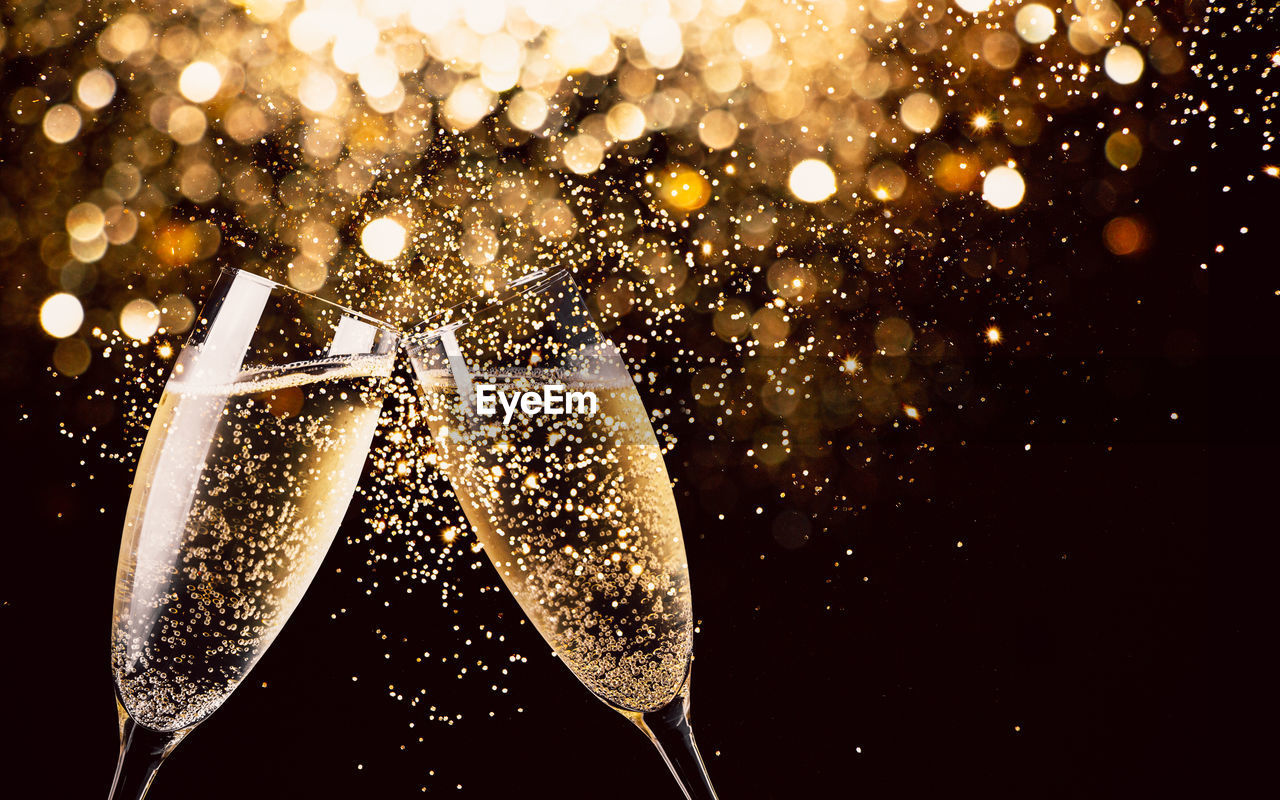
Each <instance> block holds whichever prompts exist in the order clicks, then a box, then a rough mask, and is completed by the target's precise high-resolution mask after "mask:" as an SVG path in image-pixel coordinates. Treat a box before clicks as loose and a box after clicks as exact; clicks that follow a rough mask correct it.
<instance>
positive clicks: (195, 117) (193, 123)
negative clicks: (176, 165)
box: [168, 106, 208, 144]
mask: <svg viewBox="0 0 1280 800" xmlns="http://www.w3.org/2000/svg"><path fill="white" fill-rule="evenodd" d="M207 124H208V122H207V121H206V120H205V116H204V112H203V111H201V110H200V109H198V108H196V107H195V106H178V107H177V108H176V109H174V110H173V113H172V114H170V115H169V124H168V129H169V137H170V138H171V139H173V140H174V141H175V142H177V143H178V144H195V143H196V142H198V141H200V139H201V138H203V137H204V130H205V126H206V125H207Z"/></svg>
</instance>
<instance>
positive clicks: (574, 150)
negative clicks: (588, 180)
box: [563, 133, 604, 175]
mask: <svg viewBox="0 0 1280 800" xmlns="http://www.w3.org/2000/svg"><path fill="white" fill-rule="evenodd" d="M563 158H564V165H565V166H566V167H568V168H569V169H571V170H573V171H574V172H576V173H578V174H579V175H586V174H587V173H588V172H595V171H596V169H597V168H598V167H599V166H600V162H601V161H602V160H603V159H604V145H602V144H601V143H600V140H599V139H597V138H596V137H594V136H592V135H590V134H587V133H581V134H578V135H577V136H575V137H573V138H572V139H570V140H569V141H568V143H566V144H565V146H564V153H563Z"/></svg>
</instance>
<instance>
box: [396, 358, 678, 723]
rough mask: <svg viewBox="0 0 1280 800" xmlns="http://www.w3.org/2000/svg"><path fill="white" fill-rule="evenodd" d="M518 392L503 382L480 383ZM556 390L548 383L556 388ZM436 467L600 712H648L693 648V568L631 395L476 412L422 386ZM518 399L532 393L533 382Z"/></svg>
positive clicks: (647, 429) (439, 382) (423, 382)
mask: <svg viewBox="0 0 1280 800" xmlns="http://www.w3.org/2000/svg"><path fill="white" fill-rule="evenodd" d="M474 380H475V382H477V383H492V384H494V385H496V386H498V388H499V389H502V390H504V391H508V392H510V391H513V390H514V389H513V385H512V383H511V381H510V380H509V379H507V380H504V379H503V378H501V377H495V378H493V379H491V380H486V379H484V378H481V377H476V378H474ZM556 382H557V381H555V380H548V381H547V383H556ZM419 386H420V387H421V390H422V394H423V397H424V401H425V405H426V409H427V419H428V423H429V425H430V427H431V433H432V438H433V439H434V442H435V446H436V450H437V454H438V458H439V461H438V463H439V465H440V467H441V469H442V470H443V472H444V473H445V474H446V475H447V476H448V478H449V480H450V482H451V483H452V484H453V488H454V491H455V492H456V493H457V495H458V497H459V499H460V500H461V501H462V504H463V507H464V509H465V510H466V513H467V517H468V519H470V520H471V523H472V525H473V526H474V527H475V529H476V533H477V534H478V536H479V538H480V541H481V542H482V544H483V545H484V550H485V552H486V553H488V555H489V559H490V560H491V561H492V562H493V565H494V566H495V567H496V568H497V570H498V573H499V574H500V575H501V576H502V580H503V581H504V582H505V583H506V585H507V588H508V589H510V590H511V593H512V594H513V595H515V597H516V600H517V601H518V602H519V603H520V606H521V607H522V608H523V609H524V612H525V614H527V615H528V617H529V619H530V620H531V621H532V622H533V624H534V625H535V626H536V627H537V629H538V631H539V632H540V633H541V634H542V636H543V637H544V638H545V639H546V640H547V642H548V643H549V644H550V645H551V647H552V649H553V650H555V652H556V654H557V655H558V656H559V657H560V658H561V659H562V660H563V661H564V662H565V664H567V665H568V666H569V668H570V669H572V670H573V672H574V674H575V675H577V676H578V679H579V680H581V681H582V682H583V683H584V684H586V686H587V688H589V689H590V690H591V691H592V692H594V693H595V694H596V695H597V696H599V697H600V698H601V699H602V700H604V701H605V702H607V703H609V704H611V705H613V706H615V707H617V708H619V709H622V710H629V711H652V710H655V709H657V708H660V707H662V706H664V705H666V704H667V703H668V702H669V701H670V700H671V699H672V698H673V697H674V696H675V694H676V692H677V691H678V690H679V689H680V687H681V686H682V685H683V683H684V680H685V677H686V675H687V673H688V667H689V662H690V659H691V657H692V648H693V612H692V605H691V602H690V597H689V565H688V562H687V560H686V558H685V551H684V540H683V538H682V536H681V533H680V520H679V517H678V516H677V514H676V506H675V499H674V497H673V496H672V492H671V482H670V479H669V478H668V476H667V469H666V465H665V464H664V463H663V460H662V453H661V451H659V449H658V443H657V439H656V437H655V436H654V433H653V428H652V426H651V425H650V424H649V418H648V415H647V414H646V413H645V409H644V406H643V405H642V404H641V402H640V397H639V396H638V395H637V393H636V391H635V387H634V386H632V385H631V384H630V383H627V384H626V385H617V384H614V385H608V384H594V385H587V384H584V383H581V382H578V383H573V382H569V383H568V385H567V389H568V390H572V391H594V392H595V393H596V396H597V397H598V398H599V401H600V404H599V408H598V410H597V411H596V412H595V413H594V414H591V415H586V414H564V415H560V416H550V415H545V414H543V415H536V414H535V415H528V416H526V415H524V414H517V416H516V417H515V418H514V419H512V421H511V423H510V424H509V425H503V424H502V416H501V412H500V415H499V416H497V417H480V416H477V415H476V414H475V404H474V399H473V398H470V397H468V398H467V400H466V407H465V408H464V406H463V403H462V399H461V398H460V397H459V394H458V390H457V388H456V386H455V385H454V383H453V380H452V377H451V376H450V375H449V374H448V373H446V372H440V373H435V372H433V373H428V374H426V375H421V374H420V375H419ZM520 388H522V389H530V388H536V387H534V386H532V385H529V384H527V383H525V384H524V385H522V386H521V387H520Z"/></svg>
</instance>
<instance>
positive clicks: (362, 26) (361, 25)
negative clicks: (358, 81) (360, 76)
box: [333, 17, 380, 74]
mask: <svg viewBox="0 0 1280 800" xmlns="http://www.w3.org/2000/svg"><path fill="white" fill-rule="evenodd" d="M379 38H380V35H379V33H378V29H377V27H375V26H374V24H373V23H372V22H370V21H369V20H367V19H365V18H363V17H352V18H348V19H347V20H346V21H345V24H343V25H342V27H341V28H340V29H339V30H338V38H337V40H336V41H334V43H333V63H334V66H336V67H337V68H338V69H340V70H342V71H343V72H346V73H348V74H351V73H355V72H359V71H360V67H361V65H363V64H364V60H365V59H366V58H368V57H369V56H371V55H373V54H374V51H376V50H377V49H378V39H379Z"/></svg>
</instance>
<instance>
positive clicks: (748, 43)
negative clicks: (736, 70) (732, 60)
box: [733, 18, 773, 58]
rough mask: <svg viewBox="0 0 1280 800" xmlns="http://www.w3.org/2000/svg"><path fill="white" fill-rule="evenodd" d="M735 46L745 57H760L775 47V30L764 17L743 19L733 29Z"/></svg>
mask: <svg viewBox="0 0 1280 800" xmlns="http://www.w3.org/2000/svg"><path fill="white" fill-rule="evenodd" d="M733 47H734V49H736V50H737V51H738V52H739V53H740V54H741V55H742V56H743V57H744V58H759V57H760V56H762V55H764V54H765V53H767V52H769V49H770V48H772V47H773V31H772V30H770V29H769V24H768V23H766V22H765V21H764V20H762V19H756V18H752V19H748V20H743V21H742V22H739V23H738V25H737V26H736V27H735V28H734V29H733Z"/></svg>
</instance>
